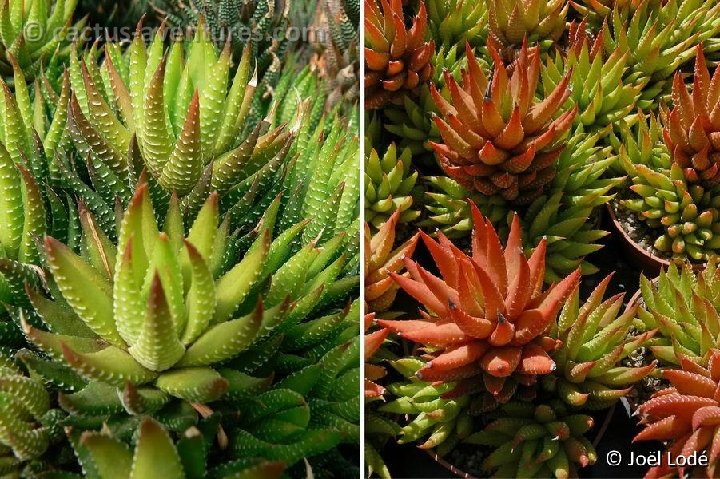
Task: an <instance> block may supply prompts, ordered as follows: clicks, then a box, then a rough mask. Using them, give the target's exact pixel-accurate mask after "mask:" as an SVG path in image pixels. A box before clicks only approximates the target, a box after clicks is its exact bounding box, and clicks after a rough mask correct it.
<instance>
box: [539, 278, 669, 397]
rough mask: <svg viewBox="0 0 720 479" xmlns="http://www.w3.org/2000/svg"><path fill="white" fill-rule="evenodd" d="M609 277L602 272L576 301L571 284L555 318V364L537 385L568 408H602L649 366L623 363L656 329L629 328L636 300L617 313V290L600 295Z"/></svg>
mask: <svg viewBox="0 0 720 479" xmlns="http://www.w3.org/2000/svg"><path fill="white" fill-rule="evenodd" d="M611 279H612V276H611V275H609V276H607V277H605V279H603V281H601V282H600V284H598V286H597V287H596V288H595V290H594V291H593V292H592V293H591V294H590V297H589V298H588V299H587V301H586V302H585V303H584V304H582V305H581V304H580V291H579V288H578V289H576V290H575V292H574V293H573V295H572V296H571V298H570V299H569V300H568V302H567V303H565V306H564V307H563V309H562V311H561V313H560V316H559V318H558V322H557V327H556V331H555V333H554V334H553V337H555V338H557V339H558V340H560V341H561V342H562V346H560V347H559V348H558V349H557V350H556V351H555V352H554V353H553V355H552V357H553V360H554V361H555V364H556V366H557V369H556V370H555V372H554V374H553V375H552V376H546V377H544V378H543V380H542V386H543V388H544V389H546V390H548V391H550V392H552V393H554V394H555V395H556V396H557V397H558V398H559V399H561V400H563V401H564V402H565V403H567V404H568V406H571V407H575V408H583V409H586V410H587V409H590V410H598V409H606V408H608V407H610V406H612V405H613V404H614V403H615V402H617V401H618V400H619V399H620V398H621V397H623V396H625V395H627V394H628V393H629V392H630V390H631V389H632V386H633V385H634V384H636V383H638V382H639V381H640V380H642V379H643V378H645V377H646V376H647V375H649V374H651V373H652V372H653V370H654V369H655V364H654V363H651V364H648V365H645V366H639V367H630V366H625V365H623V360H625V359H626V358H627V357H628V356H630V355H631V354H633V353H635V352H636V350H637V349H639V348H641V347H643V346H646V345H647V344H648V343H649V341H650V340H651V339H652V338H653V336H654V335H655V333H656V331H655V330H648V331H645V332H643V333H639V334H637V333H632V332H631V331H633V330H636V329H638V325H637V324H636V323H637V320H636V318H635V316H636V312H637V309H638V304H637V303H633V304H630V305H628V306H627V307H626V308H625V309H624V311H622V313H620V311H621V309H622V307H623V294H617V295H615V296H612V297H610V298H608V299H606V300H604V298H603V297H604V295H605V292H606V291H607V288H608V285H609V284H610V280H611ZM640 329H645V328H640Z"/></svg>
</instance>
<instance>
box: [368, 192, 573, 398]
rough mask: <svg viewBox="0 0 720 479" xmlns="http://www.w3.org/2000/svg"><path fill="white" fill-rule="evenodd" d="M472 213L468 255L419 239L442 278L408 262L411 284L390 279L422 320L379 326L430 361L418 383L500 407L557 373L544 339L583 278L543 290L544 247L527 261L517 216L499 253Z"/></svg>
mask: <svg viewBox="0 0 720 479" xmlns="http://www.w3.org/2000/svg"><path fill="white" fill-rule="evenodd" d="M472 209H473V217H474V227H473V240H472V250H473V251H472V256H468V255H466V254H465V253H463V252H462V251H461V250H460V249H458V248H457V247H456V246H454V245H453V244H452V243H451V242H450V241H449V240H448V239H447V238H445V237H444V236H443V235H442V234H439V240H438V241H435V240H433V239H432V238H430V237H429V236H428V235H426V234H423V233H421V235H422V239H423V242H424V243H425V246H426V247H427V248H428V249H429V251H430V253H431V255H432V256H433V259H434V261H435V263H436V265H437V267H438V268H439V269H440V273H441V275H442V279H441V278H438V277H437V276H435V275H433V274H432V273H430V272H428V271H427V270H425V269H424V268H423V267H422V266H420V265H418V264H417V263H415V262H414V261H412V260H410V259H406V260H405V267H406V268H407V270H408V272H409V273H410V277H409V278H408V277H403V276H399V275H397V274H394V275H393V279H394V280H395V281H396V282H397V283H398V284H399V285H400V287H401V288H402V289H403V290H405V291H406V292H407V293H408V294H410V295H411V296H413V297H414V298H415V299H416V300H418V301H419V302H420V303H421V304H422V305H423V306H424V307H425V311H423V312H422V315H423V319H418V320H379V321H378V324H380V325H381V326H382V327H385V328H388V329H390V330H391V331H392V332H394V333H397V334H399V335H400V336H401V337H402V338H404V339H407V340H410V341H413V342H416V343H419V344H421V345H423V346H424V348H426V349H427V350H428V352H429V353H431V354H432V355H433V357H432V359H431V360H430V361H428V363H427V364H426V365H425V366H424V367H423V368H421V369H420V370H419V371H418V373H417V374H418V377H419V378H420V379H422V380H425V381H439V382H455V381H457V382H458V384H457V386H456V388H455V389H454V390H453V392H454V393H455V394H462V393H467V392H469V391H474V392H477V391H486V392H487V393H488V394H489V395H490V397H491V398H492V399H493V400H494V401H497V402H500V403H503V402H507V401H508V400H510V399H511V398H512V396H513V394H514V393H515V391H516V390H517V388H518V387H519V386H531V385H533V384H535V383H536V381H537V379H538V376H539V375H543V374H548V373H550V372H551V371H553V370H554V369H555V363H554V361H553V360H552V358H551V356H550V355H549V353H552V351H554V350H555V349H557V347H558V346H559V345H560V343H559V342H558V341H556V340H555V339H553V338H551V337H549V336H546V335H545V332H546V330H547V329H548V328H549V327H550V325H551V324H552V322H553V321H555V320H556V317H557V314H558V313H559V312H560V308H561V307H562V305H563V304H564V302H565V301H566V300H567V299H568V297H569V295H570V293H571V292H572V291H573V289H574V288H575V286H576V285H577V284H578V281H579V279H580V271H579V270H576V271H574V272H573V273H572V274H570V275H568V276H567V277H566V278H564V279H563V280H562V281H561V282H560V283H558V284H557V285H554V286H551V287H550V288H548V289H545V288H544V286H543V281H544V269H545V253H546V243H545V241H542V242H541V243H540V245H539V246H538V247H537V248H536V249H535V251H534V252H533V254H532V256H530V257H529V258H528V257H526V256H525V254H524V252H523V249H522V239H521V235H522V232H521V227H520V221H519V218H518V217H517V216H515V218H514V220H513V223H512V226H511V229H510V235H509V238H508V241H507V246H506V247H505V248H504V249H503V247H502V245H501V243H500V240H499V238H498V236H497V233H496V231H495V229H494V228H493V226H492V224H490V223H489V222H487V221H486V219H485V218H484V217H482V215H481V214H480V212H479V211H478V210H477V208H476V207H475V206H474V205H473V206H472Z"/></svg>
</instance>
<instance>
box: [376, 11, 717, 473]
mask: <svg viewBox="0 0 720 479" xmlns="http://www.w3.org/2000/svg"><path fill="white" fill-rule="evenodd" d="M365 5H366V11H367V12H369V15H368V18H369V19H370V20H369V21H368V22H366V26H365V28H366V32H369V34H366V41H365V51H366V57H365V58H366V70H365V84H366V89H367V90H366V91H367V95H366V97H365V98H366V109H367V111H368V113H367V114H366V118H365V122H366V129H365V133H366V139H365V141H366V155H365V168H366V175H365V191H366V201H365V204H364V207H365V218H366V220H367V225H366V238H369V239H370V238H371V239H372V241H370V240H366V255H365V261H366V266H365V267H366V271H373V274H372V278H373V281H370V282H368V279H367V278H368V276H366V283H365V284H366V299H367V298H368V292H370V293H371V296H370V297H371V298H372V293H373V292H375V291H377V292H378V294H380V293H381V292H383V291H388V292H391V291H392V295H391V296H386V297H384V298H383V299H384V301H383V302H382V304H381V307H376V305H375V304H374V303H372V302H369V303H368V304H367V306H368V308H369V309H368V312H371V313H373V316H371V317H368V318H367V321H368V323H369V322H370V321H373V323H374V325H367V327H368V331H369V334H371V335H372V337H373V338H374V339H375V341H376V342H377V340H378V338H380V337H382V338H384V342H383V345H382V346H380V347H378V346H377V345H374V347H373V353H374V355H373V358H372V363H371V364H370V366H369V367H371V369H372V370H373V371H382V372H383V374H376V375H374V376H373V380H374V383H373V386H372V387H373V391H376V392H377V395H382V398H383V399H384V402H380V401H378V400H377V399H376V397H377V395H376V396H375V397H373V398H372V399H369V400H367V401H366V415H367V417H369V418H371V419H370V421H371V424H372V425H373V427H372V431H373V435H372V436H369V437H368V438H367V440H368V441H369V442H370V445H371V446H372V449H368V448H366V451H368V450H369V451H370V452H369V453H367V454H366V459H367V465H368V470H369V471H370V472H371V473H372V474H375V475H380V476H381V477H389V476H390V474H391V471H393V472H399V471H397V469H398V468H401V467H402V466H401V465H398V464H397V461H394V460H390V457H389V456H383V451H384V450H388V451H393V449H392V447H390V448H389V447H388V446H387V444H388V443H390V442H391V441H393V440H394V441H395V442H396V443H398V444H408V443H414V444H416V445H417V446H418V447H419V448H421V449H427V450H431V451H433V453H434V455H435V457H436V458H437V459H438V460H439V462H440V463H443V464H445V465H446V466H452V467H450V470H451V471H452V472H453V473H455V474H458V475H462V474H468V475H470V476H476V477H487V476H491V477H523V478H527V477H557V478H566V477H577V475H578V474H582V473H581V472H580V469H581V468H583V467H586V466H591V465H592V464H594V463H596V462H598V461H599V460H600V459H601V458H599V457H598V454H597V452H596V446H597V441H600V440H601V439H602V435H603V432H602V431H603V430H604V427H598V423H599V422H600V421H603V420H604V419H605V418H606V417H611V416H607V415H608V414H610V415H611V414H612V411H613V410H616V409H615V408H613V406H614V405H616V404H618V403H619V401H621V400H622V401H623V402H624V403H625V404H626V405H629V407H630V408H632V410H633V411H632V412H635V411H637V417H638V418H639V421H640V426H641V427H646V429H643V430H642V431H641V432H639V434H638V435H637V437H636V440H642V439H649V440H650V439H654V440H660V441H664V442H665V444H666V445H667V448H668V451H669V452H670V455H671V456H673V457H677V456H680V455H684V456H687V455H688V454H690V453H691V452H697V453H701V452H705V453H706V454H707V456H708V457H709V458H710V465H708V466H700V467H697V468H695V469H693V470H691V468H690V467H689V466H688V467H685V468H680V469H677V468H676V469H673V468H672V466H670V465H668V464H667V463H663V464H662V465H660V466H658V467H655V468H653V469H650V470H649V471H648V473H647V474H648V475H647V477H684V476H685V475H686V474H689V476H691V477H708V478H709V477H715V476H716V475H717V473H716V463H717V459H718V454H717V451H718V449H717V445H718V444H717V434H716V417H715V409H713V408H717V404H716V396H717V394H716V390H717V388H716V385H717V384H716V383H717V378H716V377H715V372H716V371H715V369H717V368H716V367H715V366H716V365H715V362H717V353H716V350H717V348H718V345H717V339H718V337H719V336H718V335H719V333H720V329H718V324H720V323H718V317H719V316H718V310H716V309H717V308H718V307H720V303H718V300H719V298H718V295H717V294H716V293H717V289H718V288H717V284H716V283H717V279H716V277H717V267H716V265H717V259H716V257H715V254H717V253H718V250H719V249H720V243H719V242H718V234H719V233H720V229H718V227H717V224H718V211H720V210H719V206H718V205H720V203H719V201H720V199H719V198H720V190H718V181H717V180H718V171H717V170H718V164H720V156H718V154H717V153H716V151H717V149H718V147H719V145H720V144H718V138H720V136H718V133H717V125H716V121H715V120H716V116H717V115H718V112H720V97H718V91H720V90H719V89H718V87H719V86H720V69H718V68H715V67H716V65H717V60H718V58H719V57H718V50H719V49H720V6H719V5H718V4H717V2H713V1H709V0H669V1H663V0H638V1H634V0H628V1H624V0H623V1H620V0H614V1H613V0H607V1H606V0H599V1H596V0H588V1H580V0H578V1H565V0H483V1H479V2H462V1H445V2H437V1H432V0H424V1H423V0H414V1H413V0H410V1H407V2H401V1H399V0H397V1H390V0H388V1H384V0H382V1H380V0H377V1H376V0H365ZM419 31H423V33H422V35H418V32H419ZM402 40H407V41H406V42H404V43H403V41H402ZM428 49H433V50H432V51H431V52H427V50H428ZM713 68H715V70H714V71H713ZM428 70H429V71H428ZM383 222H384V223H383ZM388 232H394V234H392V235H388ZM612 233H614V234H613V235H612V237H611V238H610V241H612V243H610V244H612V245H613V247H618V246H617V245H620V244H622V245H625V244H627V247H628V249H629V250H630V251H633V253H632V256H628V258H629V259H630V261H633V260H639V259H641V258H642V261H643V263H642V266H643V267H647V268H648V269H647V272H648V273H647V274H648V276H647V277H650V278H655V276H657V273H658V271H660V270H661V267H662V271H661V272H660V274H659V277H657V278H655V279H647V278H646V276H642V277H641V275H640V272H639V271H638V270H637V269H634V270H633V272H632V273H630V275H631V276H632V278H631V279H630V280H629V283H630V284H629V285H628V284H627V282H628V279H627V277H625V278H624V279H623V280H622V281H623V282H626V284H625V285H618V284H617V281H613V280H612V278H613V274H612V269H613V268H614V266H612V265H607V264H595V265H593V264H592V262H594V258H599V257H602V256H598V255H597V254H596V253H597V252H598V251H600V250H601V249H602V248H603V247H604V245H606V244H607V242H608V237H609V236H611V234H612ZM375 238H378V240H375ZM380 238H382V240H380ZM418 238H419V241H418ZM393 241H394V243H395V245H394V246H393V245H388V244H387V243H388V242H393ZM416 243H417V244H416ZM401 245H402V246H401ZM368 250H369V252H368ZM391 252H392V253H391ZM395 252H397V253H395ZM398 254H400V255H401V256H402V257H401V256H397V255H398ZM609 254H610V256H613V255H615V256H620V255H619V252H618V254H617V255H616V254H615V252H614V251H613V252H612V253H609ZM607 256H608V254H605V257H604V258H603V260H604V261H606V260H607ZM618 262H619V261H618ZM614 264H617V263H614ZM634 264H635V263H633V266H632V267H633V268H634ZM638 264H640V263H638ZM383 265H385V266H384V267H383ZM647 265H652V266H653V267H654V268H655V269H654V270H652V268H651V267H649V266H647ZM598 266H599V267H598ZM702 268H706V269H705V270H704V271H703V272H698V271H699V270H700V269H702ZM601 269H602V270H604V271H603V274H602V275H601V276H600V277H597V276H598V275H596V273H598V272H599V270H601ZM638 278H640V291H639V292H637V294H635V295H633V293H634V292H635V291H629V294H627V296H626V295H625V294H622V293H620V294H610V291H616V290H617V289H618V287H619V288H620V289H625V288H626V287H628V286H629V287H633V283H634V282H636V281H637V279H638ZM390 280H392V282H391V281H390ZM635 284H637V283H635ZM396 290H397V291H396ZM378 306H379V305H378ZM713 368H715V369H713ZM651 397H652V399H650V398H651ZM618 409H619V408H618ZM607 411H611V412H610V413H608V412H607ZM616 414H617V413H616ZM628 420H629V421H634V419H631V418H629V419H628ZM369 424H370V423H369ZM599 430H600V432H599V433H598V431H599ZM639 430H640V429H639ZM629 440H630V438H628V441H629ZM383 457H384V458H385V459H387V460H388V465H389V466H390V467H388V466H386V465H384V464H383V462H382V459H383ZM448 463H450V464H449V465H448ZM393 468H395V470H394V469H393Z"/></svg>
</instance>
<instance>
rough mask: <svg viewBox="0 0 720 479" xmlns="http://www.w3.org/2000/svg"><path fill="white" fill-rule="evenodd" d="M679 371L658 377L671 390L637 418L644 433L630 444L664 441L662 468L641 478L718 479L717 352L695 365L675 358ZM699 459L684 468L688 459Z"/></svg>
mask: <svg viewBox="0 0 720 479" xmlns="http://www.w3.org/2000/svg"><path fill="white" fill-rule="evenodd" d="M678 361H679V363H680V367H679V368H678V369H665V370H663V371H662V376H663V378H665V379H666V380H668V381H669V382H670V387H668V388H666V389H663V390H661V391H658V392H657V393H655V394H654V395H653V396H652V397H651V398H650V399H649V400H648V401H647V402H645V403H643V404H641V405H640V407H639V408H638V414H639V416H640V423H641V424H642V425H643V426H644V427H643V429H642V430H641V431H640V432H639V433H638V434H637V435H636V436H635V438H634V439H633V442H635V441H663V442H665V443H666V444H667V446H666V449H665V450H664V451H663V453H662V455H661V456H660V457H661V463H660V464H658V465H654V466H652V467H651V468H650V469H649V470H648V472H647V473H646V475H645V477H646V478H652V477H676V476H677V477H685V476H687V475H688V474H690V475H692V477H706V478H708V479H709V478H712V477H717V474H718V466H719V465H720V464H719V463H718V459H720V439H719V438H720V434H719V433H718V415H719V414H720V402H719V399H720V398H719V397H718V390H719V389H720V388H719V387H718V384H719V383H718V381H720V350H717V349H715V348H712V349H710V350H708V354H707V357H706V358H705V359H703V360H699V361H698V360H696V359H692V358H689V357H686V356H682V355H678ZM693 455H697V456H699V457H701V458H702V460H701V461H699V463H698V464H688V462H689V461H688V459H689V458H691V456H693Z"/></svg>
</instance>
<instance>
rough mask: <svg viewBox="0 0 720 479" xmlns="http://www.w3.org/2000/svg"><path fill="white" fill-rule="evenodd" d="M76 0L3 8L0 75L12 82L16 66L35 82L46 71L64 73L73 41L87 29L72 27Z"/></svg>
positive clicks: (19, 1) (14, 0) (13, 1)
mask: <svg viewBox="0 0 720 479" xmlns="http://www.w3.org/2000/svg"><path fill="white" fill-rule="evenodd" d="M77 3H78V2H77V0H56V1H52V2H50V1H47V0H33V1H24V0H10V1H8V2H4V3H3V5H2V8H0V21H2V23H3V25H4V26H3V35H2V40H1V41H0V49H1V51H2V53H1V54H0V74H2V76H3V78H5V79H6V81H7V80H12V76H13V65H17V66H19V67H20V68H21V69H22V70H23V72H24V74H25V77H26V78H27V79H28V80H30V81H32V80H33V79H34V78H36V77H39V76H40V74H41V73H42V71H43V70H45V71H47V72H53V73H54V72H58V71H60V72H61V71H62V64H63V62H64V61H65V60H66V59H67V56H68V54H69V52H70V49H71V46H70V39H71V36H72V35H75V34H77V32H78V31H81V30H82V28H83V27H84V23H85V22H84V21H80V22H78V23H76V24H73V15H74V13H75V7H76V6H77ZM53 78H54V77H53Z"/></svg>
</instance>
